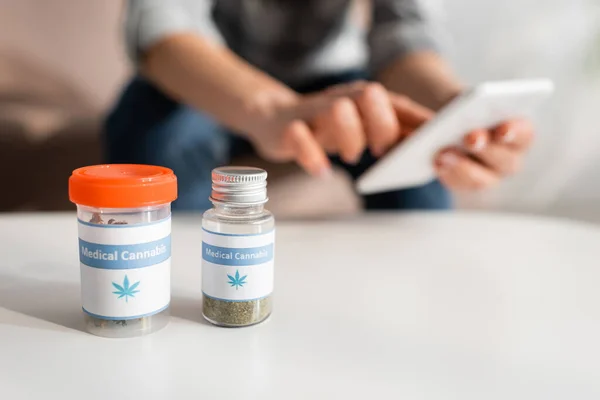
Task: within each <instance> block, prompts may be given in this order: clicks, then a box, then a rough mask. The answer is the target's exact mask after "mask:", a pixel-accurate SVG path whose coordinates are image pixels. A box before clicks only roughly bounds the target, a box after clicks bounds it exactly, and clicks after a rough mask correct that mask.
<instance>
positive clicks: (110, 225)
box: [69, 165, 177, 338]
mask: <svg viewBox="0 0 600 400" xmlns="http://www.w3.org/2000/svg"><path fill="white" fill-rule="evenodd" d="M69 195H70V198H71V201H72V202H74V203H75V204H76V205H77V219H78V231H79V259H80V266H81V301H82V309H83V312H84V316H85V320H86V328H87V330H88V332H90V333H92V334H94V335H98V336H105V337H119V338H120V337H132V336H140V335H145V334H148V333H152V332H155V331H157V330H159V329H161V328H163V327H164V326H166V325H167V323H168V321H169V304H170V300H171V289H170V288H171V279H170V276H171V202H172V201H173V200H175V198H176V197H177V179H176V178H175V175H174V174H173V172H172V171H171V170H170V169H168V168H163V167H155V166H148V165H98V166H92V167H84V168H80V169H77V170H75V171H73V175H72V176H71V178H70V180H69Z"/></svg>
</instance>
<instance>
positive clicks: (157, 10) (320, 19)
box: [125, 0, 437, 84]
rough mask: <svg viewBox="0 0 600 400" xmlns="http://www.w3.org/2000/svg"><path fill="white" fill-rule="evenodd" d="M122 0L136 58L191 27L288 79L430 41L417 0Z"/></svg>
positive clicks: (365, 65)
mask: <svg viewBox="0 0 600 400" xmlns="http://www.w3.org/2000/svg"><path fill="white" fill-rule="evenodd" d="M356 1H360V0H128V6H127V13H126V26H125V32H126V44H127V49H128V53H129V55H130V56H131V58H132V60H133V61H134V62H137V61H138V60H139V59H140V57H141V56H142V55H143V53H144V51H145V50H146V49H148V48H149V47H150V46H152V45H153V44H155V43H156V42H158V41H160V40H161V39H163V38H165V37H167V36H169V35H172V34H175V33H182V32H195V33H197V34H199V35H202V36H203V37H206V38H209V39H211V40H214V41H216V42H219V43H222V44H224V45H227V46H228V47H229V48H230V49H231V50H232V51H234V52H235V53H236V54H238V55H239V56H240V57H242V58H244V59H245V60H246V61H248V62H249V63H250V64H252V65H254V66H256V67H258V68H260V69H261V70H263V71H265V72H267V73H269V74H271V75H272V76H274V77H275V78H277V79H280V80H282V81H283V82H286V83H288V84H300V83H302V82H305V81H307V80H310V79H314V78H317V77H320V76H326V75H331V74H335V73H340V72H345V71H348V70H356V69H368V70H369V71H370V72H371V73H373V74H376V73H377V72H378V71H380V70H381V69H382V68H384V67H385V66H386V65H387V64H388V63H389V62H391V61H393V60H395V59H396V58H398V57H401V56H403V55H405V54H407V53H410V52H413V51H419V50H435V49H436V48H437V46H436V42H435V39H434V37H433V36H434V35H433V34H432V30H431V29H430V27H428V22H427V20H426V18H425V16H424V13H423V12H422V10H421V8H420V7H419V4H418V3H419V0H371V7H370V9H371V15H370V23H369V24H365V23H361V20H360V18H356V16H357V13H356V12H355V11H356V7H355V6H357V3H355V2H356Z"/></svg>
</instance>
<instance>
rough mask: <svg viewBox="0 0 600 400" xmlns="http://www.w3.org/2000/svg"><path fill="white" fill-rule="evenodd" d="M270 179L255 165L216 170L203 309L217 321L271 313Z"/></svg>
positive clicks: (206, 234) (207, 218)
mask: <svg viewBox="0 0 600 400" xmlns="http://www.w3.org/2000/svg"><path fill="white" fill-rule="evenodd" d="M266 179H267V173H266V171H264V170H262V169H259V168H252V167H221V168H217V169H215V170H214V171H213V173H212V180H213V190H212V194H211V201H212V203H213V205H214V208H212V209H210V210H208V211H206V212H205V213H204V216H203V219H202V230H203V232H202V293H203V307H202V310H203V312H202V313H203V315H204V318H205V319H207V320H208V321H209V322H211V323H213V324H215V325H219V326H227V327H241V326H248V325H254V324H257V323H259V322H261V321H264V320H265V319H266V318H267V317H269V315H270V314H271V311H272V306H273V303H272V292H273V280H274V238H275V219H274V218H273V215H272V214H271V213H270V212H269V211H267V210H266V209H265V208H264V204H265V203H266V202H267V200H268V199H267V190H266V186H267V182H266Z"/></svg>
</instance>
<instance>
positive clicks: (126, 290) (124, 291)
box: [112, 275, 140, 303]
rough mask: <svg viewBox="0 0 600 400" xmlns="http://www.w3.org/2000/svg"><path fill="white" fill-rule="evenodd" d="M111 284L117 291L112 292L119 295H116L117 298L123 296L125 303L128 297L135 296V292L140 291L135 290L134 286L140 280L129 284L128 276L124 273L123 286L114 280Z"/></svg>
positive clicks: (127, 301)
mask: <svg viewBox="0 0 600 400" xmlns="http://www.w3.org/2000/svg"><path fill="white" fill-rule="evenodd" d="M112 284H113V286H114V287H115V288H116V289H117V291H116V292H113V293H114V294H118V295H119V297H117V298H118V299H120V298H121V297H125V302H126V303H129V298H130V297H131V298H132V299H133V298H134V297H135V294H136V293H139V292H140V291H139V290H135V288H136V287H138V285H139V284H140V281H137V282H136V283H134V284H133V285H131V286H129V278H128V277H127V275H125V278H124V279H123V286H121V285H119V284H117V283H114V282H113V283H112Z"/></svg>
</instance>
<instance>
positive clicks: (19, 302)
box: [0, 274, 85, 332]
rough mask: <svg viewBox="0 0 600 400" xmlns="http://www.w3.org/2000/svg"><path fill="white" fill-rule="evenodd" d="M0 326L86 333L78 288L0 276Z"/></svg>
mask: <svg viewBox="0 0 600 400" xmlns="http://www.w3.org/2000/svg"><path fill="white" fill-rule="evenodd" d="M3 309H5V310H8V311H5V310H3ZM10 311H13V312H10ZM0 324H8V325H16V326H23V327H29V328H36V329H48V330H56V331H65V330H77V331H82V332H85V324H84V320H83V315H82V311H81V300H80V292H79V284H78V283H75V282H52V281H48V280H41V279H36V278H34V277H24V276H15V275H8V274H0Z"/></svg>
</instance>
